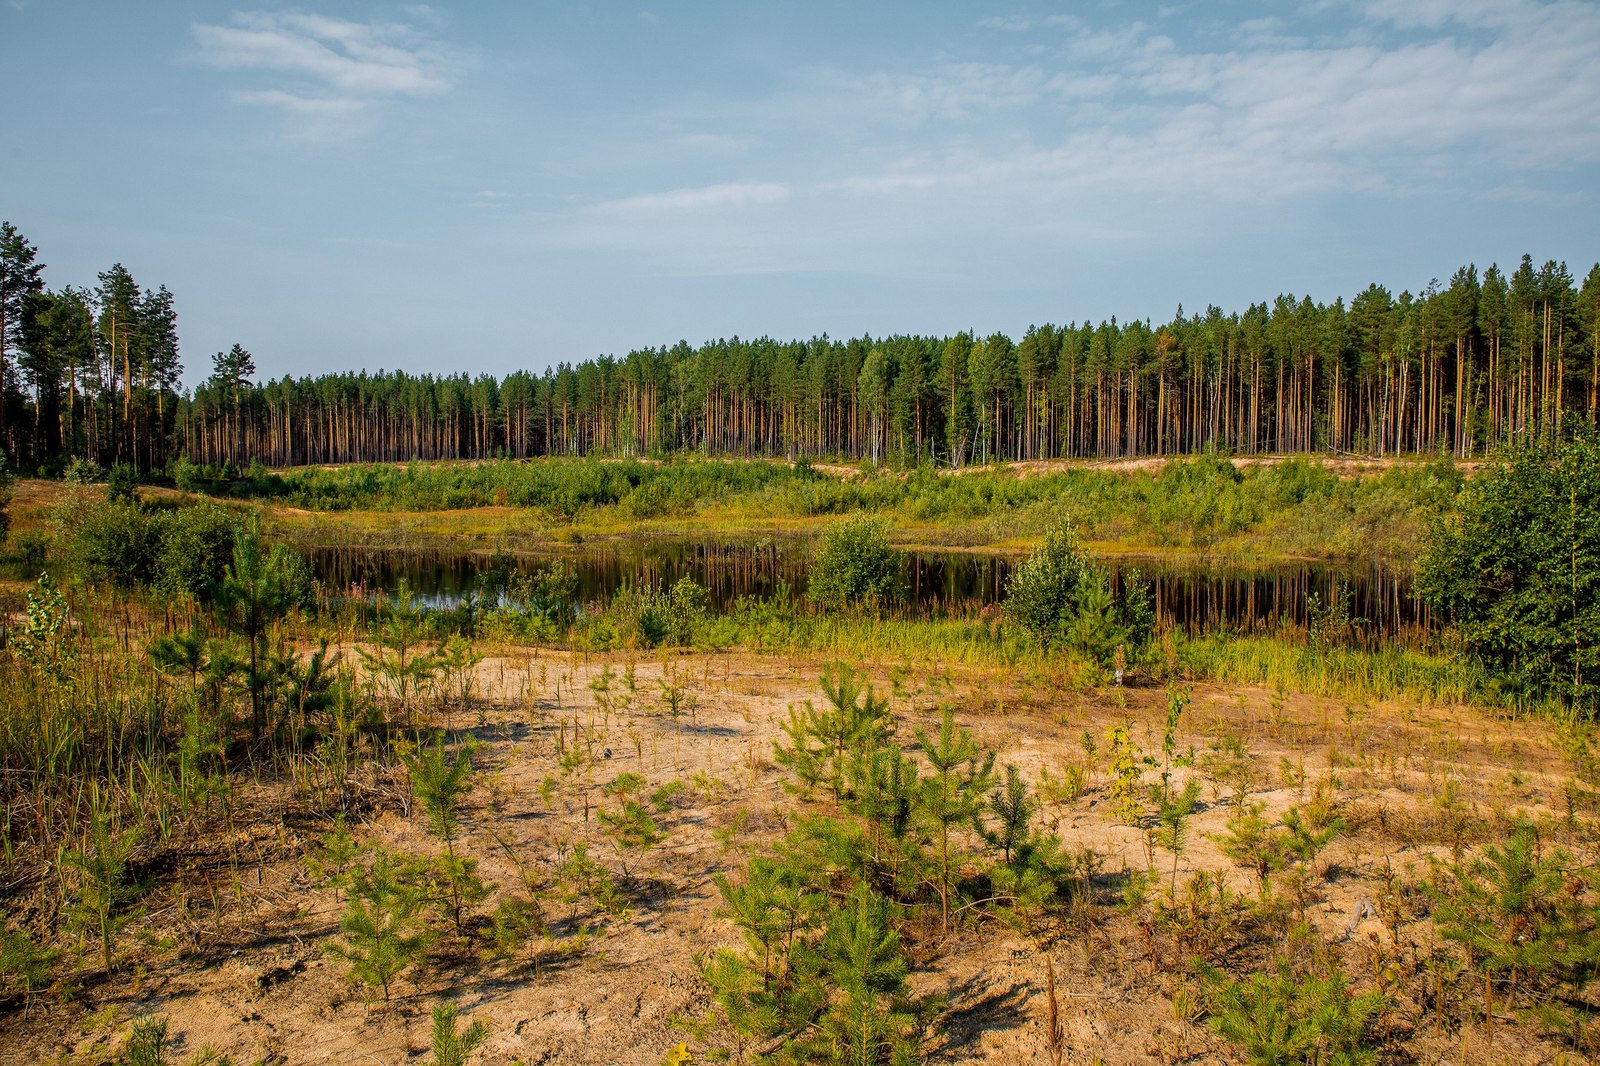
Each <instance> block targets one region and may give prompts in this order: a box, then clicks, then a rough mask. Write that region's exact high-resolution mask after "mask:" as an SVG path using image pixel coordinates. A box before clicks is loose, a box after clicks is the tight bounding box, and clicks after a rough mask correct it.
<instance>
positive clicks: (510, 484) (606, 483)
mask: <svg viewBox="0 0 1600 1066" xmlns="http://www.w3.org/2000/svg"><path fill="white" fill-rule="evenodd" d="M816 477H818V475H815V474H813V473H810V472H808V471H806V470H804V469H797V468H793V467H789V466H784V465H780V464H777V463H768V462H756V461H751V462H717V463H694V462H688V463H654V462H643V461H638V460H629V461H622V462H602V461H599V460H592V459H538V460H532V461H528V462H512V461H497V462H485V463H474V464H471V465H464V464H457V465H452V464H434V463H409V464H406V465H371V466H347V467H338V468H334V469H325V468H322V467H310V468H305V469H300V470H295V471H292V472H290V473H288V474H283V475H276V474H273V475H267V474H265V473H263V474H262V476H261V477H260V478H256V479H250V480H247V481H245V482H242V483H236V484H234V485H233V486H231V488H232V489H233V490H234V491H236V492H238V493H240V494H243V495H249V496H267V497H272V498H276V499H281V500H283V501H284V502H286V503H291V504H293V505H295V506H297V507H308V508H313V509H316V510H325V511H340V510H349V509H353V508H361V509H374V510H396V511H434V510H448V509H452V508H463V507H490V506H508V505H509V506H513V507H529V508H537V509H540V510H544V511H548V512H549V513H551V514H554V515H557V516H561V517H565V518H571V517H573V516H575V515H577V514H579V513H580V512H582V511H584V510H586V509H592V508H598V507H613V506H620V507H622V508H623V509H624V511H625V513H626V514H628V515H629V516H631V517H634V518H656V517H661V516H664V515H674V514H691V513H693V512H694V511H696V510H698V509H699V508H700V507H702V506H704V505H706V504H707V503H711V502H715V501H717V500H720V499H724V498H727V497H729V496H733V495H738V494H759V493H761V492H763V491H766V490H767V489H769V488H771V487H773V486H777V485H786V484H794V483H797V482H804V481H807V480H810V479H813V478H816Z"/></svg>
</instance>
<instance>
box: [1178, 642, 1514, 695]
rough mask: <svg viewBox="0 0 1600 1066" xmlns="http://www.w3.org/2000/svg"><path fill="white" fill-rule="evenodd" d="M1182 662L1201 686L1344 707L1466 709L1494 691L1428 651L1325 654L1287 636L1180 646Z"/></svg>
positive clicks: (1478, 673) (1474, 670)
mask: <svg viewBox="0 0 1600 1066" xmlns="http://www.w3.org/2000/svg"><path fill="white" fill-rule="evenodd" d="M1178 660H1179V662H1180V663H1181V664H1182V667H1183V669H1184V670H1185V671H1186V672H1187V673H1188V674H1189V675H1190V676H1193V677H1196V678H1204V679H1207V680H1211V681H1220V682H1224V683H1234V684H1243V685H1267V686H1272V687H1282V688H1284V689H1285V690H1287V691H1290V692H1301V693H1306V694H1308V695H1314V696H1330V697H1334V698H1338V699H1409V700H1416V701H1418V702H1422V703H1428V704H1443V703H1468V702H1474V701H1481V700H1483V699H1485V698H1486V696H1487V694H1488V693H1489V691H1490V689H1489V683H1488V682H1489V679H1488V677H1487V675H1486V674H1485V673H1484V672H1483V670H1482V668H1481V667H1479V666H1477V665H1476V664H1475V663H1472V662H1471V661H1469V660H1466V659H1464V658H1462V657H1460V656H1458V655H1455V654H1453V653H1450V652H1445V651H1434V650H1426V649H1422V648H1410V647H1392V646H1391V647H1385V648H1378V649H1359V648H1321V649H1319V648H1314V647H1312V646H1310V645H1309V644H1307V643H1305V642H1303V641H1300V640H1296V639H1294V638H1292V637H1287V636H1278V637H1273V636H1236V635H1230V634H1208V635H1204V636H1199V637H1193V638H1190V639H1187V640H1183V641H1181V642H1179V643H1178Z"/></svg>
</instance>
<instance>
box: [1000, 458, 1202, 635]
mask: <svg viewBox="0 0 1600 1066" xmlns="http://www.w3.org/2000/svg"><path fill="white" fill-rule="evenodd" d="M1230 469H1231V468H1230ZM1004 608H1005V612H1006V616H1007V617H1008V618H1009V619H1010V620H1011V621H1012V622H1014V623H1015V624H1017V625H1018V626H1020V627H1021V628H1022V629H1024V630H1026V631H1027V632H1028V633H1029V634H1030V635H1032V636H1033V637H1034V639H1036V640H1038V641H1039V642H1040V643H1041V644H1045V645H1051V644H1055V645H1059V646H1062V647H1066V648H1071V649H1073V650H1074V651H1077V652H1079V653H1081V654H1083V655H1084V656H1085V657H1087V658H1088V659H1090V660H1092V661H1093V662H1095V663H1098V664H1099V665H1101V666H1106V665H1109V664H1110V663H1111V662H1112V660H1113V659H1114V657H1115V655H1116V649H1117V648H1118V647H1119V646H1126V647H1128V648H1130V649H1133V650H1137V649H1138V648H1140V647H1142V646H1143V645H1144V644H1145V642H1146V641H1148V640H1149V639H1150V631H1151V628H1152V627H1153V625H1154V623H1155V607H1154V597H1153V595H1152V593H1151V589H1150V585H1149V583H1148V582H1146V581H1145V580H1144V579H1143V578H1142V577H1141V576H1140V574H1139V572H1138V571H1137V570H1131V571H1129V572H1128V577H1127V580H1126V581H1124V582H1123V595H1122V597H1121V599H1118V598H1117V596H1116V595H1115V594H1114V593H1113V592H1112V589H1111V582H1110V580H1109V579H1108V577H1107V576H1106V572H1105V569H1104V568H1103V567H1101V566H1099V565H1098V564H1096V563H1095V562H1094V561H1093V560H1091V559H1090V558H1089V557H1088V556H1087V555H1085V554H1084V553H1083V550H1082V549H1081V548H1080V547H1079V546H1078V540H1077V534H1076V532H1075V531H1074V530H1073V528H1072V526H1071V525H1070V524H1067V523H1060V524H1058V525H1056V526H1055V527H1053V528H1052V529H1051V530H1050V531H1049V532H1048V533H1046V534H1045V538H1044V543H1043V544H1041V545H1040V546H1039V547H1038V548H1036V549H1034V551H1033V554H1031V555H1029V556H1028V558H1027V559H1025V560H1024V561H1023V562H1022V563H1021V564H1020V565H1018V566H1017V568H1016V569H1015V570H1013V571H1011V576H1010V577H1009V578H1007V579H1006V594H1005V600H1004Z"/></svg>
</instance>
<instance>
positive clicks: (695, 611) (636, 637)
mask: <svg viewBox="0 0 1600 1066" xmlns="http://www.w3.org/2000/svg"><path fill="white" fill-rule="evenodd" d="M710 608H711V594H710V593H709V592H707V591H706V589H705V586H703V585H701V584H700V583H699V582H697V581H696V580H695V579H694V578H692V577H688V576H684V577H680V578H679V579H678V580H677V582H676V583H675V584H674V585H673V586H672V587H671V588H670V589H667V590H665V591H663V590H661V589H658V588H654V587H650V588H645V589H641V590H638V591H632V590H625V591H624V592H622V593H621V594H619V595H618V596H617V600H616V603H615V604H614V605H613V610H614V612H615V613H616V614H617V615H619V616H620V617H621V619H622V620H623V628H624V630H625V631H626V630H630V629H631V631H632V637H633V641H634V643H637V644H639V645H641V646H643V647H647V648H653V647H656V646H657V645H660V644H670V645H676V646H680V647H681V646H685V645H689V644H693V643H694V640H695V636H696V634H697V633H698V632H699V630H700V627H701V625H702V624H703V623H704V622H705V620H706V615H707V614H708V612H709V611H710Z"/></svg>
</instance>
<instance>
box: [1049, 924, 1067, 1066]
mask: <svg viewBox="0 0 1600 1066" xmlns="http://www.w3.org/2000/svg"><path fill="white" fill-rule="evenodd" d="M1044 988H1045V996H1046V997H1047V999H1048V1001H1049V1009H1050V1013H1049V1016H1048V1017H1047V1018H1046V1021H1045V1034H1044V1038H1045V1048H1046V1049H1047V1050H1048V1051H1049V1053H1050V1064H1051V1066H1061V1063H1062V1061H1063V1056H1064V1055H1065V1054H1066V1050H1067V1049H1066V1034H1065V1033H1063V1032H1062V1031H1061V1004H1060V1001H1059V1000H1058V999H1057V998H1056V967H1055V964H1054V963H1053V962H1051V961H1050V953H1049V952H1045V956H1044Z"/></svg>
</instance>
